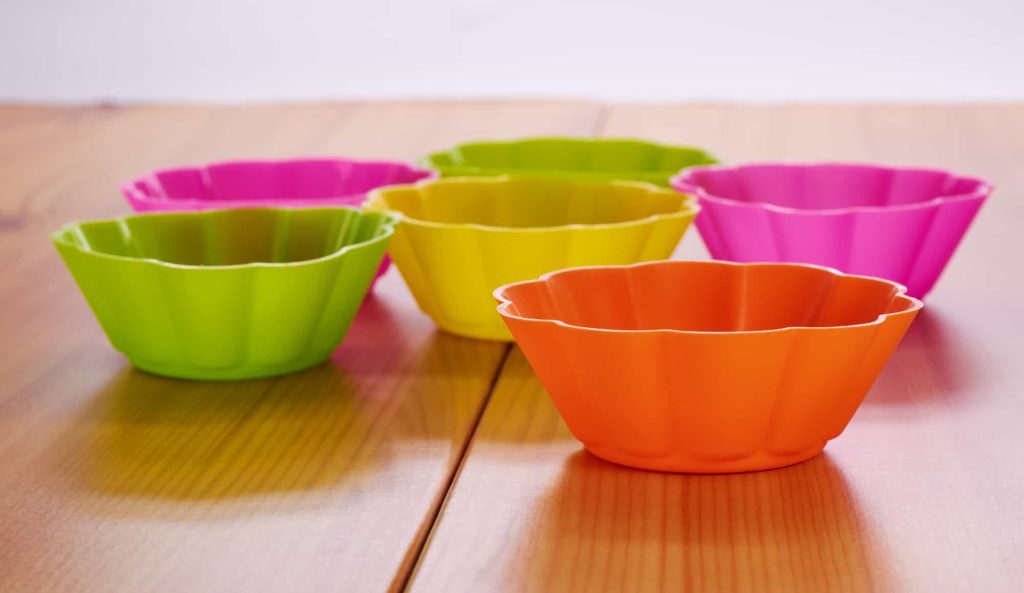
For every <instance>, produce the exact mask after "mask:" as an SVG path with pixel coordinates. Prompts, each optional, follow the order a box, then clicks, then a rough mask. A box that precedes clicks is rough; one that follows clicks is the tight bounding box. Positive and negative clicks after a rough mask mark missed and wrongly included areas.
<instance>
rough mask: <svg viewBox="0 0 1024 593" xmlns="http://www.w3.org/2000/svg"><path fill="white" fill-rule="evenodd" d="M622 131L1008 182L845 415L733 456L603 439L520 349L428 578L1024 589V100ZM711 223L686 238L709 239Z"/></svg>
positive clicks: (663, 121) (569, 587)
mask: <svg viewBox="0 0 1024 593" xmlns="http://www.w3.org/2000/svg"><path fill="white" fill-rule="evenodd" d="M606 122H607V125H606V126H605V128H604V130H603V133H604V134H606V135H610V136H646V137H651V138H655V139H660V140H665V141H676V142H690V143H694V144H697V145H700V146H706V147H709V148H711V149H713V150H715V151H716V152H718V153H720V154H721V155H722V156H723V157H727V158H730V159H734V160H746V159H768V160H778V159H813V160H829V159H854V160H856V159H870V160H875V161H883V162H894V163H907V164H930V165H935V166H946V167H952V168H955V169H958V170H961V171H963V172H970V173H975V174H978V175H985V176H989V177H991V178H992V179H994V180H996V181H997V183H998V184H999V190H998V191H997V193H996V196H995V197H994V199H993V200H991V201H990V203H989V204H988V205H987V206H986V207H985V209H984V210H983V211H982V213H981V215H980V217H979V220H978V221H977V222H976V224H975V226H974V227H973V228H972V230H971V232H970V235H969V236H968V238H967V241H966V242H965V244H964V245H963V246H962V248H961V249H960V251H959V253H958V254H957V255H956V257H955V258H954V261H953V262H952V268H951V269H950V270H949V271H948V273H947V274H946V275H945V277H944V278H943V279H942V281H941V282H940V286H939V287H938V289H937V290H936V291H935V292H934V293H933V294H932V295H931V296H930V297H929V301H928V304H927V306H926V307H925V311H924V312H923V313H922V314H921V315H920V316H919V318H918V320H917V321H916V322H915V324H914V326H913V327H912V329H911V331H910V333H909V334H908V335H907V337H906V338H905V340H904V342H903V344H901V346H900V348H899V350H898V352H897V353H896V355H895V357H894V358H893V360H892V361H891V362H890V364H889V365H888V367H887V369H886V370H885V372H884V373H883V375H882V377H881V378H880V380H879V381H878V383H877V384H876V385H875V387H874V389H873V390H872V392H871V394H870V395H869V396H868V399H867V401H866V402H865V403H864V405H863V406H862V408H861V410H860V411H859V412H858V414H857V416H856V417H855V418H854V420H853V422H852V423H851V424H850V426H849V428H848V429H847V431H846V433H845V434H844V435H843V436H841V437H840V438H839V439H838V440H836V441H835V442H833V443H832V444H830V445H829V446H828V448H827V449H826V452H825V454H824V455H822V456H819V457H818V458H816V459H814V460H811V461H809V462H807V463H804V464H800V465H797V466H793V467H790V468H786V469H781V470H777V471H769V472H761V473H753V474H743V475H733V476H685V475H664V474H657V473H650V472H641V471H635V470H630V469H626V468H622V467H618V466H615V465H612V464H609V463H605V462H603V461H600V460H598V459H596V458H594V457H592V456H590V455H589V454H587V453H585V452H583V451H582V450H581V447H580V446H579V444H578V443H576V442H575V441H574V440H573V439H572V438H571V436H570V435H569V433H568V432H567V430H566V429H565V427H564V424H563V423H562V421H561V420H560V419H559V417H558V416H557V413H556V411H555V409H554V407H553V406H552V405H551V403H550V401H549V399H548V397H547V395H546V394H545V392H544V390H543V388H542V387H541V386H540V385H539V384H538V383H537V381H536V378H535V377H534V375H533V373H532V371H531V370H530V369H529V367H528V365H527V364H526V361H525V359H524V358H523V357H522V355H521V353H519V351H518V350H514V351H513V353H512V354H511V355H510V357H509V359H508V361H507V362H506V364H505V367H504V369H503V370H502V373H501V376H500V379H499V382H498V384H497V386H496V389H495V391H494V393H493V394H492V396H491V400H490V402H489V404H488V407H487V409H486V411H485V413H484V416H483V418H482V420H481V423H480V426H479V428H478V430H477V431H476V433H475V435H474V438H473V440H472V443H471V445H470V449H469V452H468V454H467V457H466V459H465V460H464V462H463V465H462V467H461V468H460V471H459V474H458V476H457V478H456V482H455V484H454V485H453V488H452V491H451V493H450V494H449V497H448V499H447V500H446V502H445V506H444V507H443V509H442V512H441V515H440V516H439V519H438V522H437V524H436V526H435V528H434V530H433V532H432V534H431V536H430V539H429V540H428V547H427V549H426V551H425V552H424V555H423V556H422V557H421V561H420V563H419V564H418V566H417V570H416V571H415V572H414V576H413V580H412V584H411V587H410V590H411V591H413V592H414V593H415V592H421V591H422V592H426V591H446V592H448V593H459V592H462V591H467V592H468V591H472V592H474V593H483V592H488V591H548V592H558V591H588V592H598V591H623V592H626V591H628V592H631V593H638V592H644V591H657V592H670V591H758V592H764V591H779V592H803V591H806V592H808V593H811V592H815V593H818V592H838V591H843V592H845V591H849V592H860V591H903V592H922V593H924V592H932V591H963V592H973V591H993V592H1000V591H1006V592H1011V591H1019V590H1020V588H1021V584H1022V583H1024V537H1022V535H1021V534H1022V533H1024V511H1022V506H1021V504H1020V503H1021V493H1022V492H1024V456H1022V455H1021V454H1020V436H1019V435H1020V426H1021V424H1022V423H1024V406H1022V404H1021V386H1022V385H1024V365H1022V364H1021V362H1020V361H1021V359H1020V357H1021V352H1022V351H1024V341H1022V337H1021V335H1022V334H1021V328H1022V327H1024V307H1022V306H1021V302H1022V301H1024V280H1022V278H1021V276H1020V274H1019V270H1020V262H1019V256H1020V253H1021V252H1022V251H1024V234H1022V233H1021V232H1020V230H1019V227H1020V226H1021V224H1022V223H1024V201H1022V198H1024V169H1021V167H1020V166H1019V155H1020V154H1021V153H1022V151H1024V106H1022V105H991V106H984V105H963V106H945V107H944V106H911V105H907V106H888V105H881V106H795V105H783V106H754V107H745V106H715V105H702V106H695V107H689V106H648V105H644V106H623V107H619V108H614V109H612V110H611V111H610V113H609V114H608V116H607V118H606ZM694 238H695V237H694V236H691V237H690V241H688V243H687V245H686V246H684V249H683V254H684V255H686V256H688V257H701V256H704V255H706V252H704V251H703V248H702V247H700V246H699V244H698V243H697V242H694V241H693V239H694Z"/></svg>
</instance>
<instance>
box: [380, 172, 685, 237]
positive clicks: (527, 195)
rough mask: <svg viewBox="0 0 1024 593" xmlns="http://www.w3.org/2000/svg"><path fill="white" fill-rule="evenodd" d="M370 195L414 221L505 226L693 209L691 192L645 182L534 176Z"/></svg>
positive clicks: (625, 218) (604, 220)
mask: <svg viewBox="0 0 1024 593" xmlns="http://www.w3.org/2000/svg"><path fill="white" fill-rule="evenodd" d="M371 199H372V200H373V202H374V203H375V204H377V205H379V206H380V207H382V208H384V209H387V210H394V211H398V212H401V213H402V214H403V215H404V216H406V217H407V218H408V219H413V220H415V221H423V222H429V223H435V224H478V225H483V226H490V227H507V228H536V227H555V226H564V225H570V224H583V225H594V224H614V223H622V222H629V221H634V220H639V219H643V218H647V217H650V216H655V215H659V214H672V213H675V212H679V211H681V210H685V209H688V208H690V207H692V198H690V197H689V196H686V195H684V194H679V193H673V192H671V191H667V190H663V189H659V188H656V187H654V186H649V185H645V184H637V183H605V184H602V183H581V182H572V181H561V180H552V179H531V178H507V179H485V178H476V179H465V180H459V179H452V180H441V181H436V182H430V183H424V184H420V185H416V186H405V187H394V188H388V189H384V190H380V191H379V192H377V193H376V194H374V197H373V198H371Z"/></svg>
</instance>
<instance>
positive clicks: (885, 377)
mask: <svg viewBox="0 0 1024 593" xmlns="http://www.w3.org/2000/svg"><path fill="white" fill-rule="evenodd" d="M979 366H980V365H979V363H978V361H977V359H976V355H975V354H974V353H973V352H972V349H971V348H970V345H969V343H968V336H966V335H964V334H963V332H962V327H960V326H958V324H957V323H956V322H955V321H954V320H951V319H950V318H949V317H948V316H947V315H946V314H945V313H943V312H941V311H939V310H937V309H934V308H932V309H929V308H928V307H927V306H926V307H925V308H924V309H922V310H921V312H920V313H919V314H918V316H917V318H916V319H915V320H914V323H913V324H911V326H910V329H909V330H907V334H906V335H905V336H903V340H902V341H901V342H900V345H899V346H898V347H897V348H896V352H895V353H894V354H893V357H892V359H890V361H889V364H888V365H887V366H886V368H885V369H884V370H883V371H882V374H881V375H880V376H879V377H878V380H877V381H876V382H875V385H874V386H873V387H872V390H871V392H870V393H869V394H868V396H867V398H866V399H865V400H864V404H865V405H873V404H878V405H905V404H914V403H917V404H920V403H926V402H927V401H928V400H930V399H935V398H940V399H941V398H944V399H959V398H962V397H964V396H969V394H970V391H971V390H972V389H974V388H976V387H977V386H978V385H979V383H980V381H982V373H981V372H980V368H979Z"/></svg>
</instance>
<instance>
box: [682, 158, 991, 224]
mask: <svg viewBox="0 0 1024 593" xmlns="http://www.w3.org/2000/svg"><path fill="white" fill-rule="evenodd" d="M768 167H781V168H789V169H815V168H826V167H846V168H854V169H861V170H866V171H891V172H896V171H907V172H914V173H939V174H944V175H948V176H949V177H952V178H953V179H956V180H958V181H968V182H974V183H977V184H978V186H977V187H976V188H975V189H974V191H971V192H967V193H959V194H946V195H938V196H935V197H934V198H931V199H928V200H922V201H920V202H911V203H909V204H897V205H891V206H846V207H843V208H797V207H793V206H780V205H778V204H772V203H770V202H764V201H746V200H737V199H734V198H726V197H723V196H719V195H715V194H712V193H708V191H707V190H705V189H704V187H703V186H702V185H700V184H698V183H696V181H694V180H693V174H694V173H700V172H702V171H742V170H745V169H754V168H768ZM669 183H670V184H671V185H672V187H673V188H675V189H676V191H680V192H683V193H687V194H690V195H693V196H696V197H697V199H698V200H708V201H710V202H719V203H722V204H726V205H729V206H741V207H747V208H763V209H765V210H771V211H774V212H779V213H784V214H796V215H805V216H806V215H845V214H856V213H858V212H881V211H892V212H897V211H902V210H916V209H920V208H931V207H934V206H939V205H941V204H944V203H947V202H959V201H965V200H972V199H985V198H987V197H988V196H989V195H990V194H991V193H992V191H993V190H994V189H995V184H994V183H992V182H991V181H989V180H988V179H985V178H983V177H975V176H971V175H961V174H959V173H956V172H954V171H952V170H950V169H943V168H939V167H916V166H899V165H881V164H875V163H866V162H857V161H753V162H745V163H742V164H739V165H727V164H715V165H696V166H693V167H686V168H685V169H682V170H681V171H679V172H678V173H677V174H675V175H673V176H672V177H671V179H670V180H669Z"/></svg>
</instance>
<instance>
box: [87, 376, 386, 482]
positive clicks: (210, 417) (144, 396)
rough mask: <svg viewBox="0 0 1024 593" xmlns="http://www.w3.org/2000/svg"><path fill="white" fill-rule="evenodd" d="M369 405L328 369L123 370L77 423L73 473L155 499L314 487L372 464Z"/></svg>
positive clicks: (347, 380) (373, 444)
mask: <svg viewBox="0 0 1024 593" xmlns="http://www.w3.org/2000/svg"><path fill="white" fill-rule="evenodd" d="M372 408H373V406H372V405H368V403H367V402H366V400H365V399H364V398H363V397H362V396H361V395H360V394H359V393H358V391H356V390H355V389H354V388H353V386H352V380H351V379H350V378H349V377H348V376H347V375H345V374H344V373H340V372H337V371H336V370H335V369H334V368H332V367H331V366H330V365H321V366H319V367H316V368H313V369H310V370H308V371H304V372H301V373H297V374H294V375H291V376H289V377H287V378H286V379H285V378H277V379H262V380H255V381H245V382H223V383H214V382H196V381H176V380H172V379H164V378H160V377H155V376H152V375H147V374H145V373H142V372H139V371H134V370H127V371H125V372H124V373H122V374H121V375H119V376H118V377H117V378H115V379H114V380H113V381H111V382H110V383H109V384H108V385H107V387H106V388H105V389H104V390H103V391H102V392H101V393H100V394H98V395H97V396H96V397H95V399H94V401H93V402H92V405H91V407H90V409H89V410H88V411H87V412H86V414H85V417H83V418H82V419H81V420H80V421H79V422H78V423H77V426H78V427H79V429H78V431H77V432H78V436H79V443H78V444H79V446H80V447H82V448H83V449H84V453H85V456H84V460H83V461H85V462H84V463H82V464H81V466H80V467H78V468H77V472H76V474H77V477H78V478H79V480H78V481H79V483H80V484H85V485H86V486H88V487H89V488H90V489H92V490H95V491H97V492H99V493H102V494H106V495H122V496H136V497H152V498H165V499H188V500H221V499H230V498H236V497H240V496H246V495H252V494H259V493H272V492H287V491H296V490H308V489H311V488H317V487H321V486H325V485H328V484H333V483H335V482H337V481H338V480H339V479H341V478H343V477H345V476H348V475H350V474H352V473H353V472H358V471H360V470H361V469H363V468H365V467H366V466H367V465H368V464H370V463H372V462H373V458H374V456H375V454H376V448H377V447H378V446H379V444H380V443H379V441H380V437H379V436H376V437H375V436H374V434H373V431H372V430H371V428H372V424H373V415H374V410H373V409H372Z"/></svg>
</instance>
